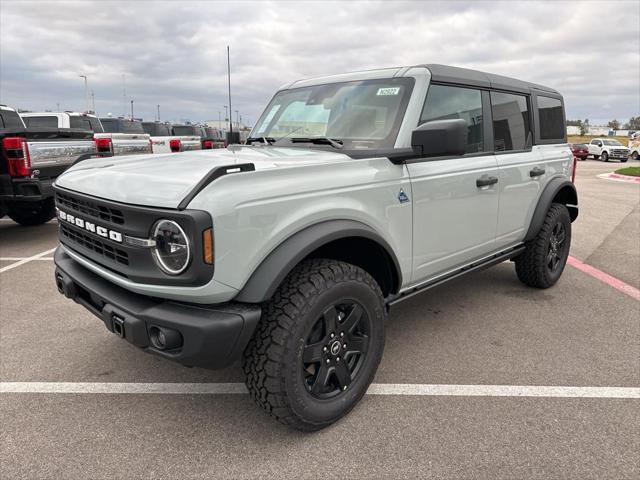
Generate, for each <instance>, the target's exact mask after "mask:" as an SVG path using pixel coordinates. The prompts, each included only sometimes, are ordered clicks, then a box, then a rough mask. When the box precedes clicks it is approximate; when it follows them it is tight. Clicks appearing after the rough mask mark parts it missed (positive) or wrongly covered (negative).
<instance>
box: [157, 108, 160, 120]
mask: <svg viewBox="0 0 640 480" xmlns="http://www.w3.org/2000/svg"><path fill="white" fill-rule="evenodd" d="M157 107H158V121H160V104H158V105H157Z"/></svg>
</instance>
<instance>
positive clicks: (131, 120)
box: [131, 100, 133, 121]
mask: <svg viewBox="0 0 640 480" xmlns="http://www.w3.org/2000/svg"><path fill="white" fill-rule="evenodd" d="M131 121H133V100H131Z"/></svg>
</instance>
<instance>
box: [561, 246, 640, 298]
mask: <svg viewBox="0 0 640 480" xmlns="http://www.w3.org/2000/svg"><path fill="white" fill-rule="evenodd" d="M567 264H569V265H571V266H572V267H574V268H577V269H578V270H580V271H582V272H584V273H586V274H587V275H590V276H592V277H593V278H595V279H596V280H600V281H601V282H602V283H606V284H607V285H609V286H610V287H613V288H615V289H616V290H618V291H620V292H622V293H624V294H626V295H629V296H630V297H631V298H633V299H634V300H637V301H639V302H640V290H638V289H637V288H636V287H632V286H631V285H629V284H628V283H625V282H623V281H622V280H619V279H617V278H616V277H612V276H611V275H609V274H608V273H605V272H603V271H602V270H598V269H597V268H596V267H592V266H591V265H587V264H586V263H584V262H581V261H580V260H578V259H577V258H575V257H571V256H570V257H569V258H568V259H567Z"/></svg>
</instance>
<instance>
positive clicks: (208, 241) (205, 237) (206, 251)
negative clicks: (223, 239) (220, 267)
mask: <svg viewBox="0 0 640 480" xmlns="http://www.w3.org/2000/svg"><path fill="white" fill-rule="evenodd" d="M202 255H203V260H204V263H206V264H207V265H213V229H212V228H207V229H206V230H205V231H204V232H202Z"/></svg>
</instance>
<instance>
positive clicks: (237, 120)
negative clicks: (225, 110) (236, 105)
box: [236, 110, 240, 130]
mask: <svg viewBox="0 0 640 480" xmlns="http://www.w3.org/2000/svg"><path fill="white" fill-rule="evenodd" d="M236 129H237V130H240V114H239V113H238V110H236Z"/></svg>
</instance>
